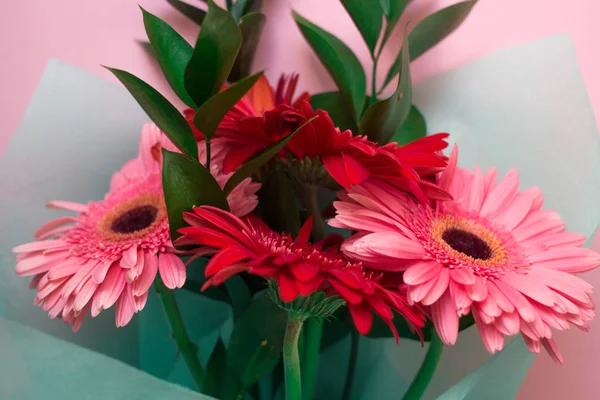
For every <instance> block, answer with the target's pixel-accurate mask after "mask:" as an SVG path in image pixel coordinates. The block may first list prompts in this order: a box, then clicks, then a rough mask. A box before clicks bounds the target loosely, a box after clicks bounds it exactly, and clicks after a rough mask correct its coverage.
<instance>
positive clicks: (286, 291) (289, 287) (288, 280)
mask: <svg viewBox="0 0 600 400" xmlns="http://www.w3.org/2000/svg"><path fill="white" fill-rule="evenodd" d="M278 283H279V297H281V300H283V301H284V302H286V303H289V302H290V301H293V300H294V299H295V298H296V297H298V295H299V294H300V291H299V290H298V287H297V286H296V282H295V281H294V279H293V278H292V276H291V275H290V274H286V273H283V274H281V275H280V276H279V282H278Z"/></svg>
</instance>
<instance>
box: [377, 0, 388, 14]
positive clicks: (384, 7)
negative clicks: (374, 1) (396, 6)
mask: <svg viewBox="0 0 600 400" xmlns="http://www.w3.org/2000/svg"><path fill="white" fill-rule="evenodd" d="M379 5H380V6H381V10H382V11H383V13H384V14H385V15H386V17H387V16H388V15H390V0H379Z"/></svg>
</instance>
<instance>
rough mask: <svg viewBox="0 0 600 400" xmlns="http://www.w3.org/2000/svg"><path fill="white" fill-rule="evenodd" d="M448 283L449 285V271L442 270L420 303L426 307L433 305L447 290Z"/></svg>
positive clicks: (446, 269)
mask: <svg viewBox="0 0 600 400" xmlns="http://www.w3.org/2000/svg"><path fill="white" fill-rule="evenodd" d="M448 283H450V271H449V269H448V268H442V270H441V271H440V273H439V274H438V276H437V281H436V283H435V285H434V286H433V287H432V288H431V289H430V290H429V292H428V293H427V294H426V295H425V297H423V299H422V300H421V303H422V304H423V305H426V306H429V305H432V304H434V303H435V302H436V301H438V299H439V298H440V297H441V295H442V294H443V293H445V292H446V291H447V290H448Z"/></svg>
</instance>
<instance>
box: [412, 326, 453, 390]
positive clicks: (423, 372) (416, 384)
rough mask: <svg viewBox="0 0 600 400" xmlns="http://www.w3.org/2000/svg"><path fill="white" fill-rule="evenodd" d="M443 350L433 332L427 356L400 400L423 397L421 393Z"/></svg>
mask: <svg viewBox="0 0 600 400" xmlns="http://www.w3.org/2000/svg"><path fill="white" fill-rule="evenodd" d="M443 350H444V343H442V340H441V339H440V338H439V336H438V335H437V334H436V333H435V332H433V334H432V335H431V342H430V344H429V349H428V350H427V355H425V360H423V364H421V368H419V372H417V376H415V379H413V381H412V383H411V384H410V387H409V388H408V391H407V392H406V394H405V395H404V397H403V398H402V400H419V399H420V398H421V397H422V396H423V393H425V390H426V389H427V386H429V382H430V381H431V378H433V374H434V373H435V370H436V368H437V366H438V364H439V362H440V358H441V357H442V351H443Z"/></svg>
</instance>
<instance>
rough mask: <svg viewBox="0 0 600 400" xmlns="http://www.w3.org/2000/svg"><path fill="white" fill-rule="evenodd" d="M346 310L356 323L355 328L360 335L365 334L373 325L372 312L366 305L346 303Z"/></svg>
mask: <svg viewBox="0 0 600 400" xmlns="http://www.w3.org/2000/svg"><path fill="white" fill-rule="evenodd" d="M348 310H349V311H350V315H351V316H352V320H353V321H354V325H356V329H357V330H358V332H359V333H360V334H361V335H366V334H367V333H369V331H370V330H371V327H372V326H373V313H372V312H371V310H370V309H369V308H368V307H365V306H362V305H353V304H349V305H348Z"/></svg>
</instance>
